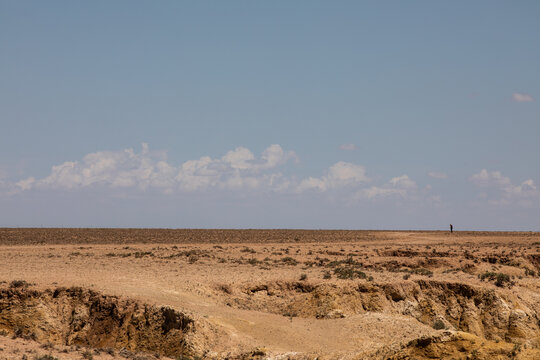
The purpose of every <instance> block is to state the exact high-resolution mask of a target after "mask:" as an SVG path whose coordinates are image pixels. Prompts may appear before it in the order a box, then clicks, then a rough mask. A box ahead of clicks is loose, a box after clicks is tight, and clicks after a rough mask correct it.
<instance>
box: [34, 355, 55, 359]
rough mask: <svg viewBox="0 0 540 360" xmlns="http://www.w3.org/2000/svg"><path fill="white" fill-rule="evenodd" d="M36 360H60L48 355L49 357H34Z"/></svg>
mask: <svg viewBox="0 0 540 360" xmlns="http://www.w3.org/2000/svg"><path fill="white" fill-rule="evenodd" d="M34 360H58V358H57V357H54V356H52V355H48V354H47V355H36V357H34Z"/></svg>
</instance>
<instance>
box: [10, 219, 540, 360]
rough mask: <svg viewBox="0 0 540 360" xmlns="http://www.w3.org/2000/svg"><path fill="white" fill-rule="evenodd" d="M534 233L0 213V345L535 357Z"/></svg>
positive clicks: (52, 349)
mask: <svg viewBox="0 0 540 360" xmlns="http://www.w3.org/2000/svg"><path fill="white" fill-rule="evenodd" d="M539 276H540V233H533V232H454V233H452V234H450V233H449V232H444V231H439V232H436V231H330V230H329V231H326V230H313V231H312V230H167V229H26V228H25V229H12V228H4V229H0V359H29V360H30V359H41V360H47V359H49V360H50V359H115V358H118V359H124V358H128V359H157V358H161V359H204V358H209V359H224V358H228V359H249V358H259V359H263V358H272V359H289V358H292V359H315V358H318V359H434V358H435V359H437V358H442V359H540V277H539Z"/></svg>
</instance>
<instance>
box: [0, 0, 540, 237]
mask: <svg viewBox="0 0 540 360" xmlns="http://www.w3.org/2000/svg"><path fill="white" fill-rule="evenodd" d="M539 13H540V3H539V2H537V1H516V2H510V1H475V2H470V1H452V2H449V1H448V2H434V1H409V2H403V1H385V2H381V1H295V2H290V1H271V2H262V1H227V2H218V1H208V2H206V1H190V2H188V1H161V2H148V1H140V2H138V1H114V2H111V1H93V2H86V3H84V2H72V1H51V2H40V1H25V2H20V1H0V49H1V51H0V124H1V128H2V131H0V226H134V227H147V226H148V227H227V228H231V227H232V228H235V227H254V228H257V227H271V228H274V227H278V228H281V227H292V228H358V229H374V228H376V229H396V228H398V229H438V228H446V227H447V226H448V224H449V223H453V224H454V225H455V226H456V228H457V229H459V228H461V229H490V230H540V188H538V186H540V185H538V184H539V183H540V166H539V159H538V158H539V155H540V141H539V140H540V135H539V134H540V107H539V99H540V68H539V67H540V66H539V64H540V42H539V41H538V36H539V35H540V22H539V21H538V14H539Z"/></svg>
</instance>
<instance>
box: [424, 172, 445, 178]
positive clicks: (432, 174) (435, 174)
mask: <svg viewBox="0 0 540 360" xmlns="http://www.w3.org/2000/svg"><path fill="white" fill-rule="evenodd" d="M428 176H429V177H432V178H434V179H448V174H446V173H443V172H436V171H435V172H430V173H428Z"/></svg>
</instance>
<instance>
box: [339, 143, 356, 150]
mask: <svg viewBox="0 0 540 360" xmlns="http://www.w3.org/2000/svg"><path fill="white" fill-rule="evenodd" d="M339 148H340V149H341V150H344V151H354V150H357V149H358V147H357V146H356V145H355V144H342V145H341V146H340V147H339Z"/></svg>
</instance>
